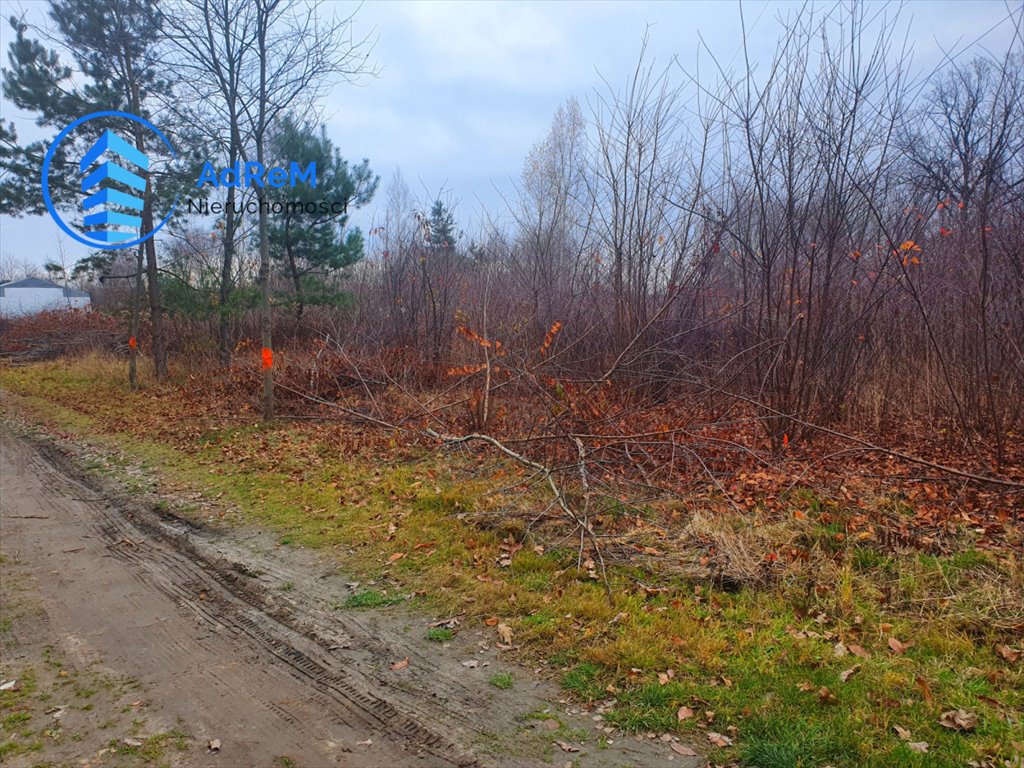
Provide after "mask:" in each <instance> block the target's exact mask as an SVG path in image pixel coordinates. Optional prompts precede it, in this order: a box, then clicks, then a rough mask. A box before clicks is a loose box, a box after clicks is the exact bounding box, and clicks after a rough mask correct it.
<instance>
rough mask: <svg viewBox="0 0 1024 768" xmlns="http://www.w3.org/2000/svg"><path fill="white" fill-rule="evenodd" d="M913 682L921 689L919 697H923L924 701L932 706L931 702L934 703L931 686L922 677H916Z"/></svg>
mask: <svg viewBox="0 0 1024 768" xmlns="http://www.w3.org/2000/svg"><path fill="white" fill-rule="evenodd" d="M915 682H916V683H917V687H918V688H920V689H921V698H923V699H924V703H925V704H927V705H928V706H929V707H930V706H932V704H934V703H935V700H934V699H933V698H932V687H931V686H930V685H928V681H927V680H925V679H924V678H923V677H918V678H916V680H915Z"/></svg>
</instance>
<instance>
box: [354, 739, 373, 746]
mask: <svg viewBox="0 0 1024 768" xmlns="http://www.w3.org/2000/svg"><path fill="white" fill-rule="evenodd" d="M356 746H357V747H372V746H373V739H366V740H365V741H357V742H356Z"/></svg>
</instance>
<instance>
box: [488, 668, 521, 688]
mask: <svg viewBox="0 0 1024 768" xmlns="http://www.w3.org/2000/svg"><path fill="white" fill-rule="evenodd" d="M487 682H488V683H490V684H491V685H493V686H494V687H495V688H500V689H501V690H503V691H507V690H508V689H509V688H511V687H512V686H514V685H515V684H516V679H515V678H514V677H513V676H512V673H511V672H499V673H498V674H496V675H491V678H490V679H489V680H488V681H487Z"/></svg>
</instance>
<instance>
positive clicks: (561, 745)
mask: <svg viewBox="0 0 1024 768" xmlns="http://www.w3.org/2000/svg"><path fill="white" fill-rule="evenodd" d="M555 744H557V745H558V746H559V748H560V749H561V750H562V751H563V752H579V751H580V748H579V747H574V746H573V745H572V744H570V743H568V742H567V741H556V742H555Z"/></svg>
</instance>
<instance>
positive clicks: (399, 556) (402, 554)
mask: <svg viewBox="0 0 1024 768" xmlns="http://www.w3.org/2000/svg"><path fill="white" fill-rule="evenodd" d="M403 557H405V552H395V554H393V555H392V556H391V557H389V558H388V562H389V563H394V562H397V561H399V560H401V559H402V558H403Z"/></svg>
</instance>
